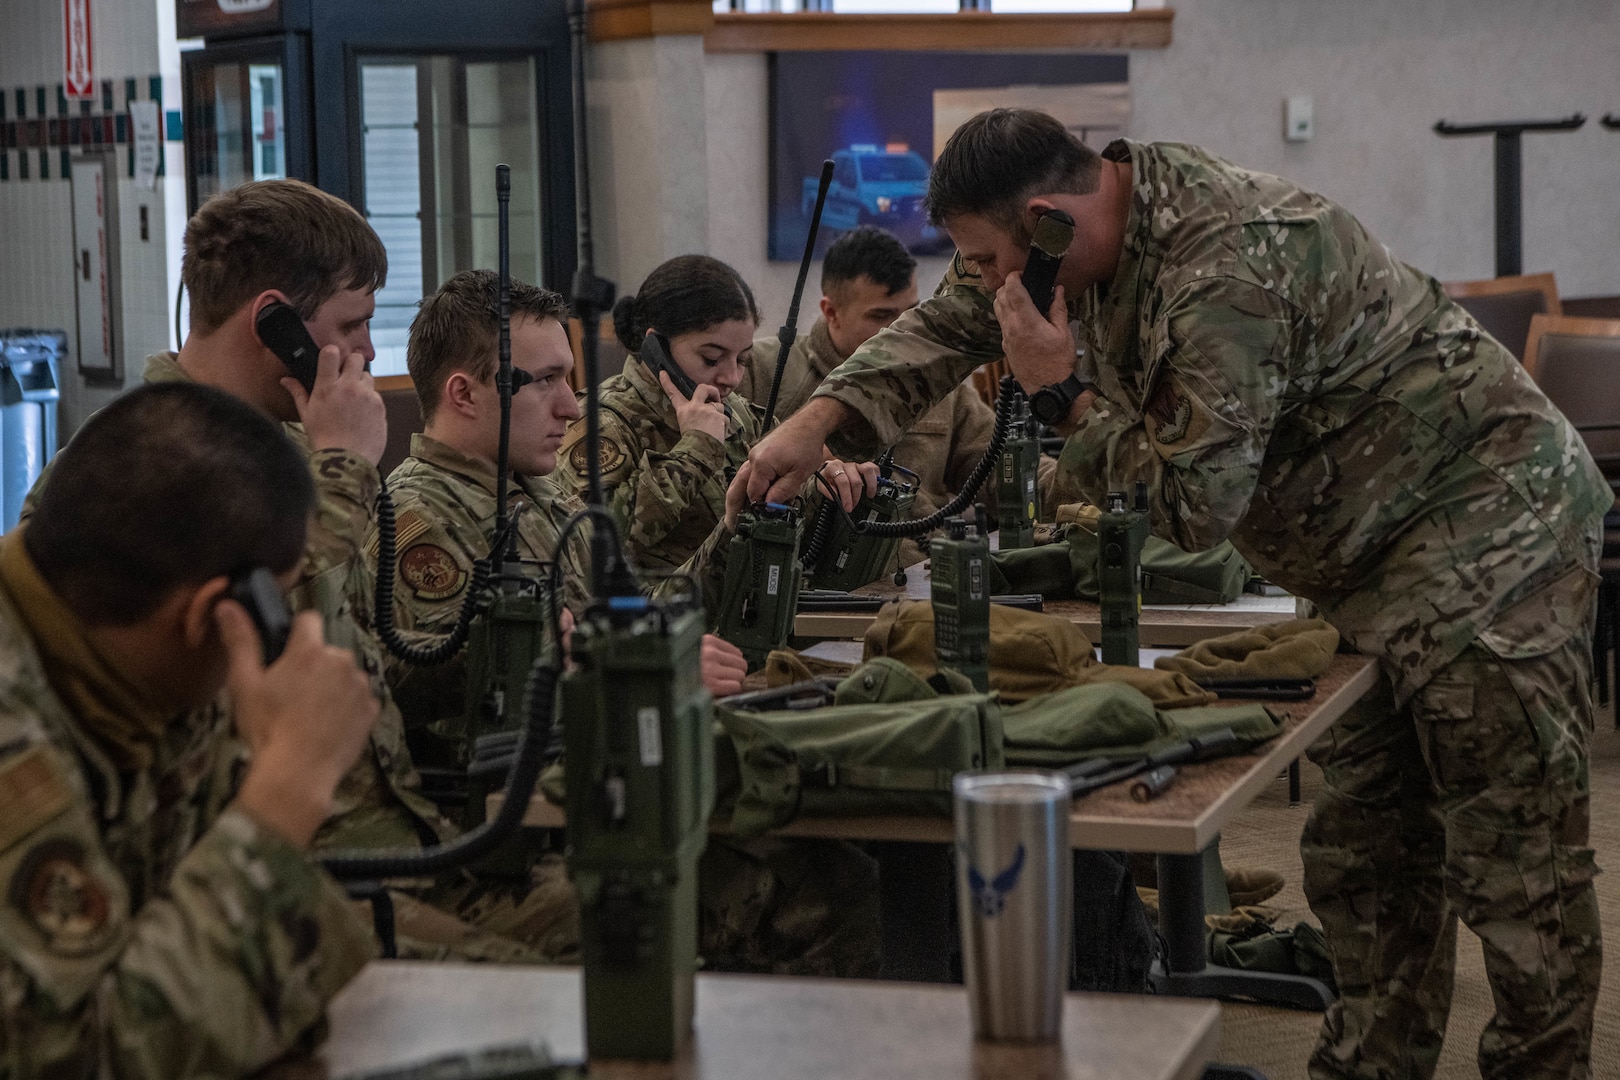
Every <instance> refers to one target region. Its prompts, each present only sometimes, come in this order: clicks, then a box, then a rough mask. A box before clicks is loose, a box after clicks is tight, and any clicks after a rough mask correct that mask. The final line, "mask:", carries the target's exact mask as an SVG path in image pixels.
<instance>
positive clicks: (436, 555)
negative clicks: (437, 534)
mask: <svg viewBox="0 0 1620 1080" xmlns="http://www.w3.org/2000/svg"><path fill="white" fill-rule="evenodd" d="M467 576H468V575H467V571H465V570H463V569H462V568H461V565H460V564H459V563H457V562H456V560H455V556H453V555H451V554H450V553H449V552H448V551H446V550H444V548H442V547H440V546H439V545H438V544H417V545H416V546H415V547H412V548H409V549H407V550H406V552H405V554H403V555H401V556H400V557H399V580H401V581H403V582H404V583H405V584H406V585H408V586H409V587H410V590H411V592H412V593H414V594H415V595H416V597H417V599H419V600H448V599H450V597H452V596H455V595H456V594H457V593H459V592H461V590H462V589H464V588H466V587H467Z"/></svg>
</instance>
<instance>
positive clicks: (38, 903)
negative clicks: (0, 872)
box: [10, 839, 118, 956]
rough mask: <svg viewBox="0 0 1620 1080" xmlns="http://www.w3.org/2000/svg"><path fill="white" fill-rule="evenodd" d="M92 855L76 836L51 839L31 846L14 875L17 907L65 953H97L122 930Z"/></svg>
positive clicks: (51, 946)
mask: <svg viewBox="0 0 1620 1080" xmlns="http://www.w3.org/2000/svg"><path fill="white" fill-rule="evenodd" d="M87 854H88V853H87V852H86V851H85V848H84V845H83V844H81V843H79V842H78V841H76V840H66V839H57V840H50V841H47V842H46V843H43V844H41V845H39V846H38V847H37V848H35V849H34V850H33V851H30V852H29V853H28V857H27V858H26V859H24V860H23V862H22V865H21V866H20V867H18V869H17V873H16V874H15V875H14V876H13V877H12V879H11V890H10V891H11V896H10V900H11V903H12V906H14V907H15V908H17V910H19V911H21V912H22V913H23V915H25V916H26V917H27V919H28V922H29V925H31V926H32V927H33V928H34V929H35V930H36V931H37V932H38V933H39V935H40V937H41V938H42V939H43V940H44V943H45V947H46V948H47V949H49V950H50V951H51V952H53V953H57V954H59V955H61V956H85V955H88V954H90V953H94V952H96V951H98V950H100V949H102V948H103V947H105V946H106V945H107V944H108V942H109V941H110V940H111V939H112V936H113V935H114V934H116V933H117V930H118V924H117V921H116V920H115V919H114V918H113V915H114V911H113V902H112V898H111V897H110V896H109V895H108V893H107V890H106V888H105V887H104V886H103V885H102V883H101V882H100V881H98V880H97V879H96V876H95V874H94V873H93V872H92V871H91V870H90V868H89V866H88V865H87V863H88V859H87Z"/></svg>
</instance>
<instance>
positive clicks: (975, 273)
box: [951, 251, 984, 281]
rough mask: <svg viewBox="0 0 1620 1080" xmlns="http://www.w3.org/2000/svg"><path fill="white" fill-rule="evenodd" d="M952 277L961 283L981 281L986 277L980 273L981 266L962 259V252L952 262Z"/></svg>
mask: <svg viewBox="0 0 1620 1080" xmlns="http://www.w3.org/2000/svg"><path fill="white" fill-rule="evenodd" d="M951 275H952V276H953V277H955V278H957V279H959V280H961V281H979V280H981V279H983V277H984V275H983V274H981V273H979V264H978V263H976V262H973V261H971V260H969V259H964V258H962V253H961V252H960V251H958V252H957V253H956V257H955V258H954V259H952V260H951Z"/></svg>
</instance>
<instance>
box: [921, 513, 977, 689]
mask: <svg viewBox="0 0 1620 1080" xmlns="http://www.w3.org/2000/svg"><path fill="white" fill-rule="evenodd" d="M974 516H975V519H976V520H977V521H983V520H985V510H984V507H983V506H979V507H978V508H976V509H975V511H974ZM929 558H930V559H932V560H933V562H932V592H931V594H930V598H931V599H932V600H933V604H934V653H935V657H936V660H937V662H938V664H939V666H940V667H948V668H954V669H956V670H957V671H960V672H961V673H962V674H963V675H966V676H967V677H968V678H969V679H970V680H972V682H973V687H974V689H976V690H978V691H979V692H980V693H981V694H987V693H989V692H990V587H989V582H988V581H987V575H986V567H987V566H988V564H989V562H990V541H989V539H988V538H987V537H986V536H985V535H984V531H983V530H982V529H980V528H979V527H978V526H977V525H972V524H969V523H968V522H966V521H964V520H962V519H961V518H948V519H947V520H946V522H945V535H944V536H939V537H935V538H934V541H933V543H932V544H931V545H930V546H929Z"/></svg>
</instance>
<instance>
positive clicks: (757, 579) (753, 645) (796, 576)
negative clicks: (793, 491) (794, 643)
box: [715, 503, 804, 671]
mask: <svg viewBox="0 0 1620 1080" xmlns="http://www.w3.org/2000/svg"><path fill="white" fill-rule="evenodd" d="M803 532H804V521H803V518H801V517H800V515H799V511H798V510H797V509H795V508H794V507H792V506H784V505H782V504H781V503H755V504H754V505H753V506H752V507H751V508H749V509H747V510H744V511H743V512H742V513H741V514H740V515H738V517H737V535H736V536H733V537H732V538H731V543H730V544H729V545H728V546H727V548H726V582H725V585H724V587H723V588H722V589H721V593H720V615H719V619H718V621H717V626H716V628H715V633H716V634H718V635H719V636H720V637H722V638H724V639H725V640H727V641H729V642H731V643H732V644H733V645H735V646H737V648H739V649H741V650H742V654H743V657H744V658H745V659H746V660H747V661H748V670H750V671H754V670H757V669H759V668H761V667H763V666H764V665H765V658H766V657H767V656H769V655H770V653H771V650H773V649H780V648H782V647H783V646H784V645H786V644H787V640H788V637H789V636H790V635H791V634H792V633H793V617H794V615H795V614H797V611H798V606H799V587H800V585H802V584H803V582H804V568H803V567H802V566H800V565H799V538H800V536H801V535H802V534H803Z"/></svg>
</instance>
